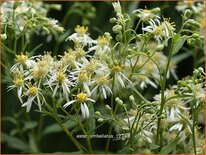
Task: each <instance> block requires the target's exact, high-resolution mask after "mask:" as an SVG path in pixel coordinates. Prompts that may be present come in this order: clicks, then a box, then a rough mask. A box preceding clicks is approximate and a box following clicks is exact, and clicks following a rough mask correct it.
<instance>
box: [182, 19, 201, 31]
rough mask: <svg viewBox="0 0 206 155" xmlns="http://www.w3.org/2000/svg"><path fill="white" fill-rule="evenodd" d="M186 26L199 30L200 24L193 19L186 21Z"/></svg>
mask: <svg viewBox="0 0 206 155" xmlns="http://www.w3.org/2000/svg"><path fill="white" fill-rule="evenodd" d="M186 25H187V26H189V27H193V28H196V29H199V28H200V27H201V24H200V23H199V22H197V21H196V20H194V19H188V20H187V21H186Z"/></svg>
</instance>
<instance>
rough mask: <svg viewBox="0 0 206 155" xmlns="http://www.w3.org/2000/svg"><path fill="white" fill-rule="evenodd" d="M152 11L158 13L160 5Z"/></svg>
mask: <svg viewBox="0 0 206 155" xmlns="http://www.w3.org/2000/svg"><path fill="white" fill-rule="evenodd" d="M151 12H152V13H157V12H160V8H159V7H156V8H154V9H152V10H151Z"/></svg>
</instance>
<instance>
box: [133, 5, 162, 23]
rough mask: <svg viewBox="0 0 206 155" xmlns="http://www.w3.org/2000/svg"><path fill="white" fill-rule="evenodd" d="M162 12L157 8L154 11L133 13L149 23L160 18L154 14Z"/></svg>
mask: <svg viewBox="0 0 206 155" xmlns="http://www.w3.org/2000/svg"><path fill="white" fill-rule="evenodd" d="M158 11H160V9H159V8H155V9H152V10H147V9H138V10H135V11H133V13H137V16H138V17H139V18H140V20H142V21H149V20H150V19H153V18H159V19H160V17H159V16H157V15H155V14H154V12H158Z"/></svg>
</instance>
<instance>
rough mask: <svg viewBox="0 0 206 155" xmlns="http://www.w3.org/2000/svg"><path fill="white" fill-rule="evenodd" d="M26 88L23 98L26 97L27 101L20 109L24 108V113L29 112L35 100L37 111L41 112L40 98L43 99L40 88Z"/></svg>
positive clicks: (33, 86)
mask: <svg viewBox="0 0 206 155" xmlns="http://www.w3.org/2000/svg"><path fill="white" fill-rule="evenodd" d="M26 86H27V91H26V93H25V94H24V95H23V96H27V97H28V99H27V101H26V102H25V103H23V104H22V107H26V111H27V112H29V111H30V109H31V106H32V103H33V102H35V99H37V105H38V107H39V110H40V111H41V106H42V103H41V100H40V96H42V97H43V95H42V93H41V92H40V88H38V87H36V86H35V85H32V86H29V85H26ZM35 103H36V102H35Z"/></svg>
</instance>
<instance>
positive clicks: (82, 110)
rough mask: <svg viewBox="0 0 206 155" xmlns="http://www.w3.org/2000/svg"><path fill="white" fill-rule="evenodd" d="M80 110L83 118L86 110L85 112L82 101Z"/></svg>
mask: <svg viewBox="0 0 206 155" xmlns="http://www.w3.org/2000/svg"><path fill="white" fill-rule="evenodd" d="M81 112H82V116H83V118H86V112H85V109H84V105H83V103H81Z"/></svg>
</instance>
